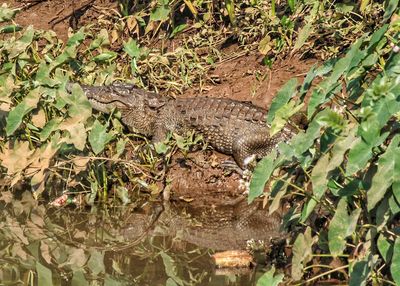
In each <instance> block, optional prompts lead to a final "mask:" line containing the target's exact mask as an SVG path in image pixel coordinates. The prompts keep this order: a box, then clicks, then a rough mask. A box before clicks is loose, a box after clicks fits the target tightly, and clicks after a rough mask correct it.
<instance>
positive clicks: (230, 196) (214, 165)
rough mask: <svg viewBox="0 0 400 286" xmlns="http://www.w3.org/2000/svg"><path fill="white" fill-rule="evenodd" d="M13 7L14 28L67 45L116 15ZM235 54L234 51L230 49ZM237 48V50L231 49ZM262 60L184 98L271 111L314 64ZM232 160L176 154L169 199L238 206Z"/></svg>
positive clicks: (102, 3)
mask: <svg viewBox="0 0 400 286" xmlns="http://www.w3.org/2000/svg"><path fill="white" fill-rule="evenodd" d="M0 2H1V3H8V4H9V6H11V7H19V8H22V11H21V12H20V13H19V14H18V15H17V17H16V19H15V22H16V23H18V24H20V25H22V26H27V25H33V26H34V27H35V28H39V29H44V30H48V29H52V30H54V31H55V32H56V33H57V35H58V36H59V38H60V39H62V40H63V41H64V42H65V41H66V40H67V39H68V33H69V32H72V31H73V30H76V29H79V28H80V27H81V26H84V25H87V24H90V23H95V22H96V21H101V19H102V17H103V15H104V14H103V13H104V11H111V12H112V11H116V10H117V9H118V4H117V2H116V1H110V0H86V1H84V0H70V1H60V0H49V1H43V0H26V1H17V0H9V1H4V0H3V1H0ZM228 48H232V47H228ZM233 48H234V47H233ZM261 59H262V56H261V55H260V54H257V53H256V52H254V53H252V54H248V55H244V56H241V57H237V58H234V59H231V60H227V61H224V62H222V63H219V64H218V65H217V67H216V68H215V69H214V70H212V71H211V72H210V74H209V76H210V77H211V78H215V79H218V80H217V82H218V83H217V84H215V85H210V86H206V87H205V88H204V87H203V90H201V91H200V90H199V88H198V87H194V88H192V89H190V90H187V91H186V92H185V96H188V97H190V96H209V97H227V98H233V99H236V100H243V101H252V102H253V103H254V104H256V105H259V106H261V107H264V108H267V109H268V107H269V105H270V103H271V101H272V99H273V97H274V96H275V94H276V92H277V91H278V90H279V89H280V87H281V86H282V85H283V84H284V83H285V82H286V81H287V80H289V79H290V78H292V77H296V78H298V80H299V81H302V80H303V78H304V76H305V74H306V73H307V71H308V70H309V69H310V67H311V66H312V65H313V64H314V63H315V62H316V60H313V59H309V60H299V59H297V58H289V59H286V60H283V61H280V62H277V63H275V64H274V66H273V67H272V68H271V69H269V68H267V67H265V66H263V65H261ZM229 158H230V157H229V156H225V155H223V154H219V153H217V152H214V151H206V152H194V153H191V154H189V156H188V158H186V159H184V158H183V156H182V155H181V154H176V156H175V157H174V158H173V164H172V166H171V169H170V170H169V175H168V177H169V179H171V180H172V185H171V190H172V193H171V198H172V199H175V200H183V201H187V202H191V201H192V200H193V199H196V200H195V201H197V203H199V204H211V205H212V204H214V203H215V204H217V203H218V202H221V201H222V202H227V201H228V202H229V201H234V200H235V199H236V198H237V197H238V195H241V194H242V193H243V190H242V189H240V188H239V179H240V177H239V176H238V175H237V174H231V175H229V176H225V175H224V172H223V170H222V168H220V167H219V164H220V163H221V162H223V161H225V160H226V159H229Z"/></svg>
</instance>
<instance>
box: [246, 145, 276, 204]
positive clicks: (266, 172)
mask: <svg viewBox="0 0 400 286" xmlns="http://www.w3.org/2000/svg"><path fill="white" fill-rule="evenodd" d="M275 158H276V151H273V152H272V153H271V154H269V155H268V156H267V157H265V158H263V159H262V160H261V161H260V162H258V164H257V166H256V168H255V170H254V172H253V176H252V178H251V182H250V192H249V197H248V202H249V203H251V202H252V201H253V200H254V199H255V198H257V197H259V196H261V195H262V194H263V192H264V187H265V184H266V182H268V180H269V178H270V176H271V174H272V172H273V171H274V168H275V165H274V161H275Z"/></svg>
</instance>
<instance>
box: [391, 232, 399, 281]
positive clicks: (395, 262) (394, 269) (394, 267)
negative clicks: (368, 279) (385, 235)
mask: <svg viewBox="0 0 400 286" xmlns="http://www.w3.org/2000/svg"><path fill="white" fill-rule="evenodd" d="M390 272H391V273H392V277H393V280H394V282H396V284H397V285H400V237H397V238H396V240H395V242H394V246H393V257H392V263H391V266H390Z"/></svg>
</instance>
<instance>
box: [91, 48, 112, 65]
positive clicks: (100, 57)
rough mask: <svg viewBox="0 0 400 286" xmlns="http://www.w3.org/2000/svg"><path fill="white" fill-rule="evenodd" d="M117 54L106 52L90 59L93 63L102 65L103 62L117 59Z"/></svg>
mask: <svg viewBox="0 0 400 286" xmlns="http://www.w3.org/2000/svg"><path fill="white" fill-rule="evenodd" d="M117 55H118V54H117V53H115V52H112V51H106V52H103V53H101V54H99V55H97V56H95V57H93V58H92V60H93V61H95V62H96V63H104V62H109V61H111V60H113V59H115V58H116V57H117Z"/></svg>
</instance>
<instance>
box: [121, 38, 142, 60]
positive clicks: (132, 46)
mask: <svg viewBox="0 0 400 286" xmlns="http://www.w3.org/2000/svg"><path fill="white" fill-rule="evenodd" d="M124 51H125V52H126V53H127V54H128V55H129V56H130V57H131V58H137V59H139V57H140V55H141V54H142V49H141V48H140V47H139V45H138V44H137V42H136V40H134V39H132V38H130V39H129V41H128V42H126V43H124Z"/></svg>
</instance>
